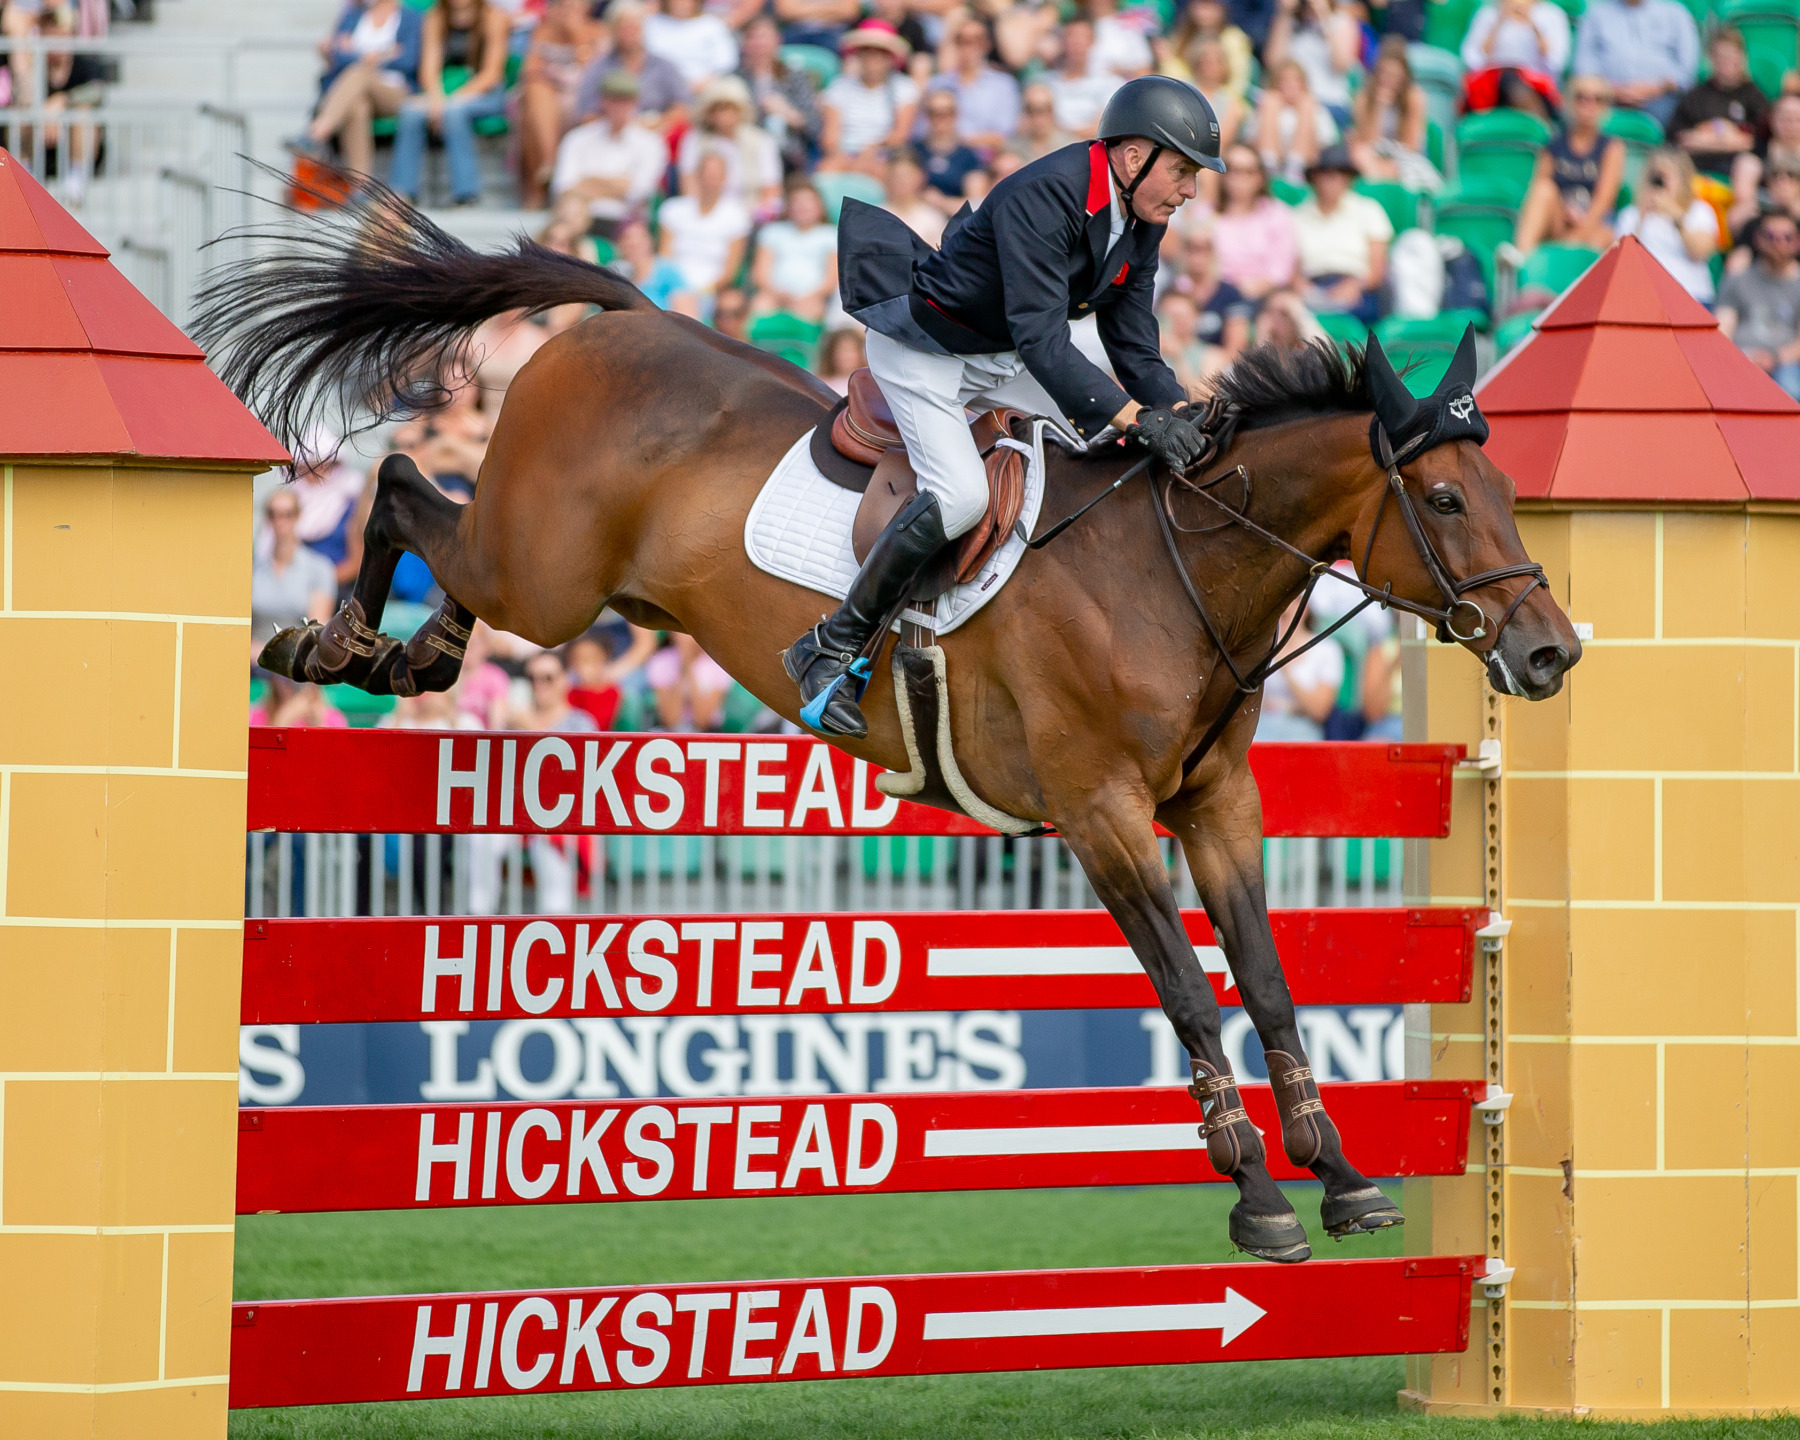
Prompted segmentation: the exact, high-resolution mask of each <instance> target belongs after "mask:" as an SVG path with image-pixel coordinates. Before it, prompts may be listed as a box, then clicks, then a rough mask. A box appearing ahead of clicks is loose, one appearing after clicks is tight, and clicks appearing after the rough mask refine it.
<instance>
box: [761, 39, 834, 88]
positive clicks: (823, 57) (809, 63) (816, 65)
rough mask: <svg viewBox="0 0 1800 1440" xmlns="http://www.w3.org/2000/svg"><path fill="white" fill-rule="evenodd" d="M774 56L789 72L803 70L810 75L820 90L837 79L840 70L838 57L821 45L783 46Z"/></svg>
mask: <svg viewBox="0 0 1800 1440" xmlns="http://www.w3.org/2000/svg"><path fill="white" fill-rule="evenodd" d="M776 54H777V56H778V57H779V58H780V60H781V63H782V64H783V65H785V66H787V67H788V68H789V69H790V70H804V71H806V73H807V74H808V75H811V76H812V78H813V84H814V85H815V86H816V87H817V88H819V89H820V90H823V89H824V88H825V87H826V86H827V85H829V84H830V83H831V82H832V81H833V80H835V79H837V77H838V71H839V70H840V69H841V68H842V63H841V62H840V61H839V60H838V57H837V56H836V55H835V54H834V53H833V52H832V51H830V50H827V49H826V48H825V47H824V46H823V45H783V46H782V47H781V49H780V50H778V51H777V52H776Z"/></svg>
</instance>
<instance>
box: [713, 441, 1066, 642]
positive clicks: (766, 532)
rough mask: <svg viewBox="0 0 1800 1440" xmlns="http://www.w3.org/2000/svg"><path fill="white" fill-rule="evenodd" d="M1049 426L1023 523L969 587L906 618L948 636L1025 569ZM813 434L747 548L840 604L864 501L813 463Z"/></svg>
mask: <svg viewBox="0 0 1800 1440" xmlns="http://www.w3.org/2000/svg"><path fill="white" fill-rule="evenodd" d="M1050 423H1051V422H1049V421H1047V420H1042V419H1040V420H1036V421H1034V422H1033V423H1032V427H1031V444H1030V446H1029V448H1026V447H1021V448H1025V449H1026V455H1025V504H1024V508H1023V509H1021V510H1020V512H1019V523H1018V524H1017V525H1016V526H1014V527H1013V533H1012V534H1011V535H1009V536H1007V537H1006V539H1005V540H1004V541H1003V542H1002V543H1001V545H1000V548H999V549H998V550H996V551H995V552H994V553H993V555H991V556H990V557H989V558H988V562H987V564H985V565H984V566H982V567H981V573H980V574H979V575H977V576H976V577H975V578H974V579H973V580H971V581H970V582H969V583H968V584H967V585H954V586H952V587H951V588H950V589H949V590H946V591H945V592H944V593H943V594H942V595H940V596H938V598H937V600H936V601H935V602H934V605H933V610H934V611H935V613H929V612H927V613H921V612H919V611H917V610H908V611H907V612H906V617H905V618H907V619H910V620H912V621H914V622H915V623H917V624H920V625H927V626H929V627H930V628H931V629H933V630H935V631H937V633H938V634H940V635H946V634H948V633H949V632H950V631H952V630H954V629H955V628H956V627H957V626H958V625H960V624H962V623H963V621H965V620H967V619H968V618H969V617H970V616H971V615H973V614H974V613H975V612H976V611H977V610H979V609H980V608H981V607H982V606H983V605H985V604H987V602H988V601H990V600H992V599H993V598H994V596H996V595H998V594H999V593H1000V587H1001V586H1002V585H1004V584H1005V583H1006V582H1007V580H1008V579H1009V578H1010V577H1011V575H1012V573H1013V571H1014V570H1016V569H1017V568H1018V565H1019V560H1020V558H1021V557H1022V556H1023V555H1024V554H1025V539H1024V537H1025V536H1027V535H1030V534H1031V532H1032V530H1033V529H1034V528H1035V527H1036V525H1037V518H1038V509H1039V507H1040V506H1042V504H1043V503H1044V432H1045V430H1046V429H1048V428H1049V427H1050ZM811 447H812V431H810V430H809V431H807V432H806V434H804V435H802V436H801V437H800V438H799V439H798V440H796V441H795V442H794V445H793V448H792V449H790V450H789V451H788V452H787V454H786V455H784V456H782V457H781V463H780V464H779V465H777V466H776V467H775V472H774V474H772V475H770V476H769V478H768V480H767V481H766V482H764V484H763V488H762V493H761V494H760V495H758V496H757V497H756V503H755V504H754V505H752V506H751V507H750V514H749V517H748V518H747V519H746V520H745V521H744V549H745V550H746V551H747V552H748V553H749V556H750V559H751V562H752V563H753V564H754V565H755V566H756V567H757V568H758V569H759V570H766V571H768V573H769V574H771V575H778V576H780V577H781V578H782V579H783V580H792V581H793V582H794V583H795V584H796V585H804V586H806V588H807V589H809V590H817V591H819V592H820V593H821V594H823V595H829V596H831V598H832V599H834V600H842V599H843V598H844V596H845V595H847V594H848V593H849V591H850V582H851V581H852V580H854V579H855V578H856V571H857V564H856V556H855V555H854V554H852V553H851V549H850V527H851V526H852V525H853V524H854V523H855V520H856V507H857V506H858V505H860V504H861V503H862V496H861V495H859V494H857V493H856V492H855V491H854V490H846V489H844V488H843V486H841V485H834V484H832V483H831V481H829V480H827V479H826V478H825V477H824V476H823V475H822V474H820V473H819V467H818V466H817V465H815V464H813V460H812V449H811Z"/></svg>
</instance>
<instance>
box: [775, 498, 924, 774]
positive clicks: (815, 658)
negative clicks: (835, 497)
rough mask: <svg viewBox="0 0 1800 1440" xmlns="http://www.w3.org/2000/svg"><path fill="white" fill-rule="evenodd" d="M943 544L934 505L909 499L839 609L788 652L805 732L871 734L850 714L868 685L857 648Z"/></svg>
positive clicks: (789, 670)
mask: <svg viewBox="0 0 1800 1440" xmlns="http://www.w3.org/2000/svg"><path fill="white" fill-rule="evenodd" d="M947 544H949V540H948V538H947V537H946V536H945V534H944V520H943V515H942V513H941V512H940V511H939V509H938V502H937V497H936V496H935V495H930V494H923V493H922V494H918V495H915V496H913V498H912V499H910V500H908V501H907V502H906V504H904V505H902V506H901V507H900V510H899V513H898V514H896V515H895V516H894V518H893V519H892V520H890V521H889V522H888V527H887V529H885V530H883V531H882V532H881V534H880V535H879V536H878V537H877V538H876V540H875V545H874V548H873V549H871V550H870V551H869V558H868V559H867V560H865V561H863V565H862V569H861V570H859V571H857V573H856V579H855V580H853V581H851V583H850V593H849V594H848V595H846V596H845V597H844V603H843V604H842V605H840V606H838V608H837V609H836V610H834V611H833V612H832V613H831V614H830V615H827V616H826V617H825V618H824V619H823V620H821V621H820V622H819V623H818V624H817V625H815V626H813V628H812V629H810V630H808V631H807V632H806V634H804V635H802V636H801V637H800V638H799V639H798V640H796V641H795V642H794V643H793V644H792V645H790V646H789V647H788V650H787V653H786V654H785V655H783V656H782V657H781V663H782V665H783V667H784V668H785V669H786V670H787V673H788V677H789V678H790V679H791V680H793V682H794V683H795V684H796V685H798V686H799V687H800V698H801V700H802V701H803V702H804V703H803V704H802V705H801V707H800V719H801V720H802V721H803V722H804V723H805V724H806V725H807V727H808V728H810V729H813V730H816V731H818V732H819V734H821V735H843V736H849V737H851V738H853V739H858V740H860V739H861V738H862V737H863V736H864V735H867V734H868V733H869V723H868V721H866V720H864V719H863V713H862V711H861V710H859V709H857V706H856V702H857V701H858V700H860V699H862V695H863V691H864V690H865V689H867V688H868V684H869V661H868V660H867V659H864V658H863V656H862V651H863V647H864V646H866V645H867V644H868V643H869V640H870V638H871V637H872V636H873V635H874V634H875V631H876V630H877V629H878V628H879V627H880V626H881V624H882V623H883V622H884V621H888V620H891V617H892V615H893V612H894V610H895V609H896V607H898V606H899V604H900V602H901V601H902V600H904V599H905V598H906V596H907V594H908V592H909V591H910V590H911V588H912V585H913V582H914V581H916V580H917V579H918V578H919V572H920V571H922V570H923V569H924V568H925V567H926V565H928V564H929V563H930V562H931V560H932V558H933V557H934V556H936V555H937V553H938V552H939V551H940V550H942V549H943V548H944V546H945V545H947Z"/></svg>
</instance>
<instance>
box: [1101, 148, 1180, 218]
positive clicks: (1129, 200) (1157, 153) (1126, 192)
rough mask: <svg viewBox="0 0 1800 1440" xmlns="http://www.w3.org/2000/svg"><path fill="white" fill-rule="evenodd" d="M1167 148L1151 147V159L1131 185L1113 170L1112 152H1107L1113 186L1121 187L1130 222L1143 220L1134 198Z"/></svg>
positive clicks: (1121, 197) (1107, 165)
mask: <svg viewBox="0 0 1800 1440" xmlns="http://www.w3.org/2000/svg"><path fill="white" fill-rule="evenodd" d="M1167 148H1168V147H1167V146H1166V145H1152V146H1151V147H1150V158H1149V159H1147V160H1146V161H1144V163H1143V166H1142V167H1141V168H1140V169H1139V170H1138V172H1137V174H1136V176H1134V177H1133V178H1132V180H1131V182H1130V183H1129V184H1127V183H1126V182H1125V181H1123V180H1121V179H1120V178H1119V172H1118V171H1117V170H1115V169H1113V163H1112V150H1111V149H1110V148H1109V149H1108V150H1107V152H1106V168H1107V172H1108V173H1109V174H1110V175H1111V176H1112V178H1113V184H1115V185H1117V186H1118V187H1119V198H1120V199H1121V200H1123V201H1124V202H1125V217H1126V218H1127V219H1128V220H1142V219H1143V217H1142V216H1141V215H1139V214H1138V213H1137V208H1136V206H1135V204H1134V197H1135V196H1136V195H1137V190H1138V186H1140V185H1142V184H1143V183H1144V181H1146V180H1148V179H1149V178H1150V170H1151V167H1152V166H1154V165H1155V164H1156V162H1157V160H1158V159H1160V158H1161V156H1162V153H1163V151H1164V150H1166V149H1167ZM1145 223H1146V224H1148V223H1149V222H1148V221H1145Z"/></svg>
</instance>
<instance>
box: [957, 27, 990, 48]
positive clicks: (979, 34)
mask: <svg viewBox="0 0 1800 1440" xmlns="http://www.w3.org/2000/svg"><path fill="white" fill-rule="evenodd" d="M956 43H957V44H958V45H985V44H987V34H986V33H985V32H984V31H981V30H965V31H964V32H963V33H962V34H961V35H958V36H957V37H956Z"/></svg>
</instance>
